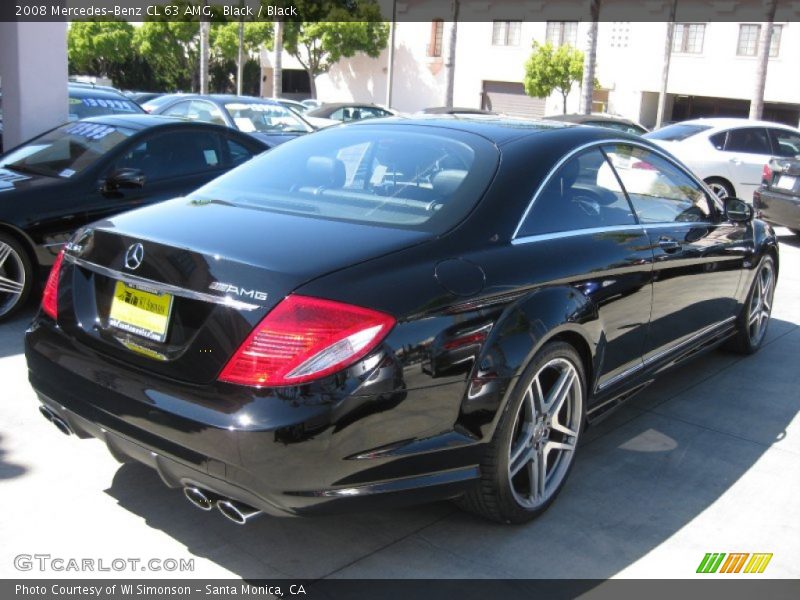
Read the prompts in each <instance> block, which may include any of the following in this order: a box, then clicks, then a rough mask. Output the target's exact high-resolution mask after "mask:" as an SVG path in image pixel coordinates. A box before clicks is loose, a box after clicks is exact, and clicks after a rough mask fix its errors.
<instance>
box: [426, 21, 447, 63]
mask: <svg viewBox="0 0 800 600" xmlns="http://www.w3.org/2000/svg"><path fill="white" fill-rule="evenodd" d="M443 37H444V21H442V20H441V19H434V20H433V21H431V40H430V42H429V43H428V56H441V55H442V38H443Z"/></svg>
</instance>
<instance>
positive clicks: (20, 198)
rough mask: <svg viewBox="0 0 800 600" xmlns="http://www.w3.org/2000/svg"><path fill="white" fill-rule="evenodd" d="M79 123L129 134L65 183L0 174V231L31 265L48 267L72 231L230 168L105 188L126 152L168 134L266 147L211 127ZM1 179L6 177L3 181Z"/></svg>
mask: <svg viewBox="0 0 800 600" xmlns="http://www.w3.org/2000/svg"><path fill="white" fill-rule="evenodd" d="M85 122H88V123H97V124H102V125H109V126H115V127H122V128H126V129H129V130H133V131H134V134H133V135H131V136H130V137H129V138H128V139H127V140H126V141H125V142H123V143H122V144H120V145H118V146H116V147H115V148H113V149H112V151H111V152H109V153H107V154H106V155H105V156H103V157H101V158H100V159H99V160H97V162H96V163H95V164H93V165H92V166H91V167H89V168H87V169H86V170H84V171H82V172H80V173H78V174H76V175H74V176H73V177H70V178H61V177H46V176H40V175H31V174H17V173H14V172H12V171H9V170H7V169H0V173H2V174H3V175H4V176H3V177H2V179H3V180H4V183H6V184H9V185H11V189H4V190H3V191H2V192H0V231H5V232H8V233H11V234H12V235H14V236H16V237H17V238H18V239H19V240H20V242H22V243H23V244H24V246H25V248H26V249H27V250H28V251H29V253H30V257H31V259H32V260H33V261H34V264H38V265H40V266H43V267H48V266H50V265H51V264H52V263H53V260H54V258H55V256H56V255H57V254H58V252H59V250H61V247H62V246H63V245H64V243H65V242H66V241H67V240H68V239H69V236H70V235H72V233H73V232H74V231H75V230H77V229H78V228H80V227H82V226H84V225H86V224H88V223H91V222H92V221H96V220H98V219H101V218H105V217H109V216H112V215H115V214H118V213H121V212H124V211H127V210H131V209H134V208H139V207H142V206H145V205H149V204H153V203H156V202H161V201H163V200H166V199H168V198H174V197H175V196H179V195H183V194H187V193H189V192H191V191H193V190H194V189H196V188H198V187H200V186H201V185H203V184H204V183H207V182H208V181H210V180H212V179H213V178H215V177H217V176H219V175H221V174H222V173H224V172H226V171H228V170H229V169H230V168H231V166H232V165H231V164H230V163H229V162H228V163H227V164H226V163H225V162H221V163H220V165H219V167H218V168H214V169H205V170H202V171H199V172H192V173H185V174H183V175H178V176H175V177H170V178H168V179H162V180H160V181H149V182H148V181H145V183H144V185H143V186H142V187H135V188H124V189H123V188H120V189H109V188H108V186H106V185H105V184H104V182H105V181H106V180H107V179H108V177H109V175H110V174H111V171H112V170H113V166H114V165H115V164H116V162H117V161H119V159H120V158H121V157H122V156H124V155H125V154H126V153H128V152H130V151H131V150H132V149H133V148H136V147H137V146H139V145H140V144H142V143H143V142H146V141H147V140H149V139H152V138H153V137H155V136H158V135H162V134H166V133H172V132H198V131H210V132H215V133H217V134H220V135H222V136H224V138H226V139H230V140H233V141H235V142H237V143H239V144H241V145H242V146H244V147H245V148H247V149H248V150H249V151H250V152H251V153H252V154H258V153H260V152H263V151H264V150H265V149H266V148H267V145H266V144H264V143H263V142H259V141H258V140H254V139H253V138H251V137H249V136H245V135H243V134H241V133H239V132H236V131H231V130H229V129H227V128H224V127H219V126H216V125H207V124H204V123H188V122H185V121H181V120H179V119H170V118H166V117H152V116H149V115H145V114H141V115H125V116H123V115H109V116H103V117H93V118H91V119H86V121H85ZM5 175H7V176H5Z"/></svg>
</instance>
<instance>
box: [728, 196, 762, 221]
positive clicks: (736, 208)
mask: <svg viewBox="0 0 800 600" xmlns="http://www.w3.org/2000/svg"><path fill="white" fill-rule="evenodd" d="M754 215H755V212H754V211H753V207H752V206H750V205H749V204H747V202H745V201H744V200H740V199H739V198H733V197H728V198H725V218H726V219H727V220H728V221H732V222H734V223H748V222H750V221H752V220H753V216H754Z"/></svg>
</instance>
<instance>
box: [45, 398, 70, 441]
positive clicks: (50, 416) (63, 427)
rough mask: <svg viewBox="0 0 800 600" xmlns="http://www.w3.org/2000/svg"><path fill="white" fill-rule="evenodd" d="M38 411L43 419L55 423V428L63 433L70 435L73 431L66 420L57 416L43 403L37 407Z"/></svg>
mask: <svg viewBox="0 0 800 600" xmlns="http://www.w3.org/2000/svg"><path fill="white" fill-rule="evenodd" d="M39 412H40V413H41V414H42V416H43V417H44V418H45V419H47V420H48V421H50V422H51V423H52V424H53V425H55V426H56V429H58V430H59V431H60V432H61V433H63V434H64V435H72V433H73V432H72V428H71V427H70V426H69V425H68V424H67V422H66V421H65V420H64V419H62V418H61V417H59V416H58V415H57V414H56V413H54V412H53V411H52V410H50V409H49V408H47V407H46V406H45V405H41V406H40V407H39Z"/></svg>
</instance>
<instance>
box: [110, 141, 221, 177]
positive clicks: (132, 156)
mask: <svg viewBox="0 0 800 600" xmlns="http://www.w3.org/2000/svg"><path fill="white" fill-rule="evenodd" d="M221 157H222V152H221V148H220V139H219V137H218V136H217V135H216V134H214V133H210V132H206V131H199V132H197V131H192V132H187V131H175V132H170V133H164V134H161V135H158V134H156V135H155V136H154V137H152V138H150V139H148V140H147V141H145V142H143V143H141V144H139V145H138V146H137V147H136V148H134V149H133V150H131V151H130V152H128V153H127V154H126V155H125V156H123V157H122V158H121V159H120V160H119V161H118V162H117V164H116V165H115V166H114V168H115V169H119V168H122V167H130V168H135V169H140V170H141V171H142V172H143V173H144V176H145V182H149V181H159V180H162V179H169V178H170V177H180V176H183V175H191V174H193V173H200V172H203V171H207V170H210V169H218V168H220V167H221V166H222V165H221V164H220V163H221ZM145 185H146V183H145Z"/></svg>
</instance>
